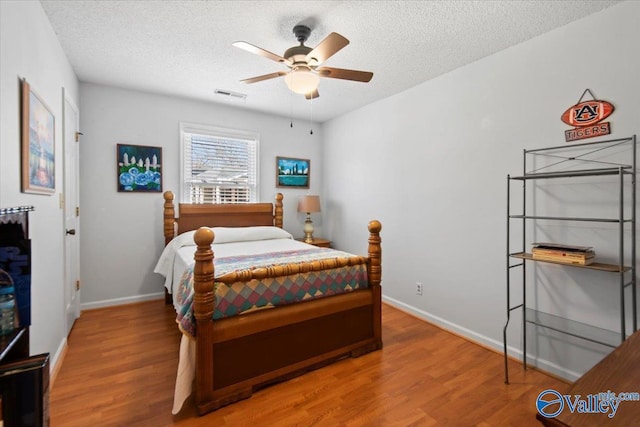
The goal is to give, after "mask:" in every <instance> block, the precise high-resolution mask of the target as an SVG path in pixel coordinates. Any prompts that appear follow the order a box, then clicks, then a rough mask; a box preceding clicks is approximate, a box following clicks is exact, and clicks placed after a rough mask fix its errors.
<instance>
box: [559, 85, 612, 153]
mask: <svg viewBox="0 0 640 427" xmlns="http://www.w3.org/2000/svg"><path fill="white" fill-rule="evenodd" d="M587 92H589V93H590V94H591V91H590V90H589V89H587V90H585V91H584V93H583V94H582V96H581V97H580V99H579V100H578V103H577V104H576V105H573V106H571V107H569V108H568V109H567V111H565V112H564V113H563V114H562V116H561V119H562V121H563V122H565V123H566V124H568V125H569V126H573V127H574V128H573V129H569V130H566V131H565V132H564V138H565V141H567V142H570V141H577V140H580V139H586V138H594V137H597V136H602V135H609V134H610V133H611V124H610V123H609V122H603V120H604V119H606V118H607V117H609V116H610V115H611V113H613V110H614V108H613V104H611V103H610V102H607V101H602V100H598V99H595V97H593V94H591V96H592V97H593V98H594V99H593V100H591V101H582V98H584V95H585V94H586V93H587Z"/></svg>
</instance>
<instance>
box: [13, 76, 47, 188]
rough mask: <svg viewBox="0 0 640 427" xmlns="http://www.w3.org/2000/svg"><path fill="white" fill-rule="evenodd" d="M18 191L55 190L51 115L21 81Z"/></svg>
mask: <svg viewBox="0 0 640 427" xmlns="http://www.w3.org/2000/svg"><path fill="white" fill-rule="evenodd" d="M21 91H22V111H21V141H20V144H21V146H22V147H21V148H22V171H21V172H22V180H21V181H22V192H23V193H35V194H48V195H51V194H53V193H54V192H55V191H56V159H55V154H56V152H55V117H54V115H53V113H52V112H51V109H50V108H49V107H48V106H47V104H46V103H45V102H44V101H43V100H42V98H40V97H39V96H38V95H37V94H36V93H35V92H34V91H33V90H32V89H31V86H30V85H29V83H27V81H26V80H22V83H21Z"/></svg>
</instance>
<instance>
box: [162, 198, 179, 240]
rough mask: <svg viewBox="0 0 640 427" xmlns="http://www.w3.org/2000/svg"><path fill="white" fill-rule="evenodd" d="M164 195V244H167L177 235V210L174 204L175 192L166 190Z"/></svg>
mask: <svg viewBox="0 0 640 427" xmlns="http://www.w3.org/2000/svg"><path fill="white" fill-rule="evenodd" d="M163 197H164V244H165V245H167V244H168V243H169V242H170V241H171V240H172V239H173V237H174V235H175V222H176V211H175V208H174V206H173V193H172V192H171V191H165V192H164V194H163Z"/></svg>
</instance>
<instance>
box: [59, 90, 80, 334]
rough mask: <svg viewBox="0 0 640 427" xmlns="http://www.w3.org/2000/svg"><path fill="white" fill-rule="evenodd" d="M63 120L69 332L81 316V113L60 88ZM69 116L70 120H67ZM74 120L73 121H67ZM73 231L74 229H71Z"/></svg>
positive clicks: (66, 312)
mask: <svg viewBox="0 0 640 427" xmlns="http://www.w3.org/2000/svg"><path fill="white" fill-rule="evenodd" d="M62 99H63V109H62V111H63V120H62V126H63V127H62V137H63V138H62V139H63V153H64V163H63V164H64V180H63V194H64V196H63V200H64V218H63V224H62V225H63V230H62V231H63V233H64V293H65V297H64V304H65V328H66V329H65V331H66V334H67V335H69V332H71V328H72V327H73V324H74V322H75V321H76V319H77V318H78V317H80V286H79V285H80V217H79V214H80V212H79V210H80V207H79V206H80V199H79V198H80V191H79V183H80V179H79V174H80V168H79V165H80V158H79V155H80V150H79V144H78V140H79V132H78V130H79V126H80V114H79V110H78V107H77V106H76V105H75V103H74V102H73V100H72V99H71V98H70V97H69V96H68V95H67V93H66V91H65V90H64V88H62ZM68 109H71V110H72V111H73V113H74V114H73V115H74V116H75V120H73V117H68V116H69V112H68ZM68 119H69V120H68ZM69 121H75V123H73V122H72V123H69ZM72 230H73V231H72Z"/></svg>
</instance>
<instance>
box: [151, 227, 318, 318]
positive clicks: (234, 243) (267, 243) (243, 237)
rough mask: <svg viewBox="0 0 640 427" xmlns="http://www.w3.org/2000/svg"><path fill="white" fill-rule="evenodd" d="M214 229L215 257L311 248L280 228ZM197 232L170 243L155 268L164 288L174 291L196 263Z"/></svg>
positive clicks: (189, 233)
mask: <svg viewBox="0 0 640 427" xmlns="http://www.w3.org/2000/svg"><path fill="white" fill-rule="evenodd" d="M212 230H213V232H214V233H215V239H214V241H213V245H212V246H211V247H212V249H213V252H214V256H215V258H225V257H230V256H237V255H257V254H263V253H269V252H279V251H290V250H296V249H300V248H303V247H307V244H306V243H302V242H299V241H297V240H293V236H292V235H291V234H290V233H289V232H287V231H285V230H283V229H281V228H278V227H268V226H264V227H237V228H229V227H213V228H212ZM194 234H195V231H188V232H186V233H182V234H180V235H179V236H177V237H176V238H174V239H173V240H172V241H171V242H169V244H168V245H167V246H165V248H164V250H163V251H162V255H160V258H159V259H158V263H157V264H156V266H155V268H154V269H153V272H154V273H158V274H161V275H162V276H164V278H165V281H164V287H165V288H166V289H167V292H168V293H170V294H173V290H174V289H173V288H174V285H177V284H178V283H180V277H181V276H182V273H183V272H184V271H185V270H186V269H187V267H189V266H190V265H191V264H193V262H194V261H193V255H194V253H195V251H196V244H195V243H194V241H193V236H194ZM174 306H175V303H174ZM176 308H177V307H176Z"/></svg>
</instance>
